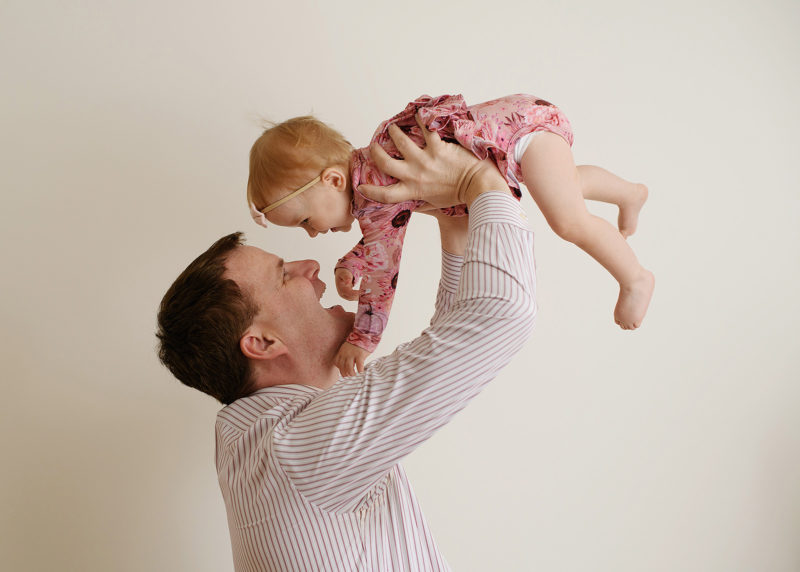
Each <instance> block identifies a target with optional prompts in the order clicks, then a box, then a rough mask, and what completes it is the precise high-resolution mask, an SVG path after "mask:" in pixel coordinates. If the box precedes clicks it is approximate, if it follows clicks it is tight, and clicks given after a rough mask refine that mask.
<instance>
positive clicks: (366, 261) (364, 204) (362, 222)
mask: <svg viewBox="0 0 800 572" xmlns="http://www.w3.org/2000/svg"><path fill="white" fill-rule="evenodd" d="M416 113H419V115H420V118H421V120H422V123H423V124H424V125H425V127H427V128H428V129H429V130H431V131H436V132H438V133H439V136H440V137H441V138H442V139H443V140H445V141H451V142H456V143H459V144H460V145H461V146H462V147H465V148H467V149H469V150H471V151H472V152H473V153H475V155H476V156H477V157H478V158H480V159H486V158H487V157H489V158H491V159H492V160H493V161H494V162H495V163H496V164H497V167H498V169H500V172H501V173H503V175H504V176H505V177H506V180H507V181H508V184H509V186H510V187H511V190H512V192H513V193H514V195H515V196H516V197H517V198H518V199H519V198H521V197H522V193H521V192H520V190H519V186H518V184H517V182H516V181H520V182H522V171H521V168H520V166H519V164H517V162H516V160H515V159H514V146H515V145H516V143H517V141H519V139H520V138H522V137H524V136H525V135H528V134H529V133H533V132H534V131H550V132H552V133H556V134H558V135H561V136H562V137H563V138H564V139H565V140H566V141H567V142H568V143H569V144H570V145H572V128H571V127H570V124H569V121H568V120H567V118H566V116H565V115H564V114H563V113H562V112H561V110H559V109H558V108H557V107H555V106H554V105H553V104H551V103H548V102H547V101H544V100H543V99H539V98H537V97H534V96H532V95H522V94H520V95H509V96H506V97H501V98H499V99H495V100H492V101H487V102H486V103H479V104H477V105H472V106H469V107H468V106H467V104H466V103H465V102H464V98H463V97H461V96H460V95H442V96H439V97H435V98H433V97H430V96H427V95H423V96H420V97H419V98H418V99H416V100H415V101H412V102H411V103H409V104H408V105H407V106H406V108H405V109H404V110H403V111H402V112H400V113H398V114H397V115H395V116H394V117H392V118H391V119H388V120H387V121H384V122H383V123H381V124H380V126H378V129H377V130H376V131H375V134H374V135H373V137H372V141H374V142H377V143H378V144H379V145H380V146H381V147H383V148H384V149H385V150H386V152H387V153H388V154H389V155H390V156H392V157H401V155H400V153H399V152H398V150H397V147H395V145H394V143H393V142H392V140H391V138H390V137H389V134H388V127H389V125H391V124H392V123H395V124H397V126H398V127H400V128H401V129H402V130H403V131H404V132H405V133H406V134H407V135H409V136H410V137H411V139H413V140H414V141H415V142H416V143H417V144H419V145H422V144H423V142H424V139H423V137H422V133H421V132H420V129H419V126H418V125H417V122H416V121H415V119H414V115H415V114H416ZM509 173H511V174H512V175H513V177H510V176H509ZM350 176H351V181H352V185H353V211H352V212H353V216H354V217H355V218H356V219H357V220H358V223H359V226H360V227H361V232H362V235H363V238H362V239H361V240H360V241H359V242H358V244H356V246H355V248H353V250H351V251H350V252H348V253H347V254H346V255H345V256H344V257H343V258H341V259H340V260H339V262H338V263H337V265H336V268H345V269H347V270H349V271H350V272H351V273H352V274H353V277H354V279H355V280H358V279H359V278H360V279H361V286H360V291H359V298H358V310H357V312H356V319H355V324H354V325H353V331H352V332H351V333H350V335H349V336H348V338H347V341H348V342H350V343H351V344H353V345H355V346H358V347H360V348H363V349H365V350H367V351H368V352H373V351H374V350H375V347H376V346H377V345H378V342H379V341H380V339H381V335H382V334H383V330H384V329H385V328H386V324H387V322H388V320H389V310H390V309H391V307H392V300H393V298H394V292H395V289H396V288H397V275H398V269H399V268H400V256H401V254H402V249H403V238H404V237H405V233H406V227H407V225H408V221H409V218H410V217H411V213H412V212H413V211H414V210H416V209H417V208H419V206H420V205H422V204H423V202H422V201H406V202H403V203H398V204H394V205H387V204H383V203H377V202H375V201H372V200H370V199H368V198H367V197H365V196H364V195H362V194H361V193H360V192H359V191H358V188H359V186H360V185H361V184H362V183H366V184H372V185H391V184H392V183H395V182H396V179H394V178H392V177H390V176H388V175H386V174H384V173H382V172H380V171H379V170H378V168H377V167H376V166H375V163H374V162H373V161H372V158H371V157H370V153H369V148H368V147H364V148H361V149H356V150H355V151H354V152H353V156H352V159H351V162H350ZM442 211H443V212H445V213H446V214H448V215H450V216H464V215H465V214H467V208H466V205H459V206H455V207H449V208H446V209H442Z"/></svg>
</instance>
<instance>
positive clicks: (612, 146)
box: [0, 0, 800, 572]
mask: <svg viewBox="0 0 800 572" xmlns="http://www.w3.org/2000/svg"><path fill="white" fill-rule="evenodd" d="M653 4H654V3H650V2H645V3H636V2H622V1H619V0H615V1H613V2H611V3H608V2H605V3H600V4H598V3H596V2H591V1H588V0H586V1H585V2H583V3H575V4H569V3H561V4H560V5H558V6H556V5H555V3H548V4H544V3H540V4H537V3H535V2H528V1H526V2H509V3H490V2H486V3H481V2H469V1H461V2H446V3H442V2H421V1H411V2H391V3H389V2H386V3H384V2H373V1H370V2H366V1H364V2H344V3H334V2H309V1H306V0H298V1H293V2H233V3H222V2H211V1H207V0H200V1H196V2H188V1H184V2H169V1H168V2H162V1H158V2H156V1H153V0H138V1H136V2H133V1H127V2H103V1H99V0H88V1H86V2H78V3H75V2H56V1H54V0H50V1H45V2H27V1H22V0H6V1H5V2H3V3H2V4H0V69H2V70H3V71H2V79H0V82H1V83H2V87H1V88H0V162H1V163H0V165H2V166H1V167H0V184H1V185H2V188H1V192H2V195H1V196H2V203H1V206H0V233H2V241H0V245H2V246H0V248H2V257H1V258H0V260H2V262H1V264H2V266H3V269H2V271H0V284H1V285H2V286H1V288H0V293H1V294H2V295H1V296H0V332H2V340H0V341H1V342H2V343H0V364H2V366H1V367H2V384H3V394H4V398H3V399H2V401H1V402H0V446H1V447H2V449H1V453H0V455H1V459H0V494H1V495H2V497H0V569H3V570H76V571H78V570H79V571H107V570H115V571H129V570H130V571H140V570H193V571H219V570H230V569H231V564H230V561H231V558H230V546H229V540H228V536H227V527H226V523H225V514H224V507H223V505H222V501H221V497H220V494H219V490H218V488H217V484H216V476H215V473H214V467H213V422H214V415H215V412H216V410H217V409H218V407H217V405H216V404H215V403H214V402H213V401H212V400H211V399H210V398H205V397H204V396H202V395H200V394H199V393H195V392H193V391H191V390H189V389H186V388H184V387H183V386H181V385H180V384H179V383H178V382H176V381H175V380H173V379H172V378H171V377H170V375H169V374H168V373H167V372H166V371H165V370H164V369H162V368H161V367H160V366H159V364H158V363H157V361H156V358H155V354H154V346H155V340H154V336H153V330H154V321H155V309H156V305H157V304H158V302H159V300H160V298H161V295H162V294H163V293H164V291H165V290H166V288H167V286H168V285H169V284H170V282H171V281H172V279H173V278H174V277H175V276H176V275H177V273H178V272H179V271H180V270H181V269H182V268H183V266H184V265H185V264H186V263H188V262H189V260H190V259H191V258H193V257H194V256H195V255H196V254H198V253H199V252H200V251H201V250H202V249H204V248H205V247H206V246H207V245H208V244H210V243H211V242H212V241H213V240H214V239H215V238H217V237H218V236H220V235H222V234H224V233H227V232H229V231H232V230H236V229H242V230H245V231H247V232H248V234H249V237H250V242H251V244H255V245H257V246H262V247H265V248H268V249H274V250H275V251H278V252H280V253H281V254H282V255H283V256H285V257H287V258H301V257H302V258H306V257H313V258H317V259H319V260H320V261H321V262H322V264H323V279H325V280H327V281H330V279H331V278H332V265H333V263H334V261H335V260H336V259H337V258H338V257H339V256H340V255H341V254H343V253H344V252H345V251H346V250H347V249H348V248H349V247H350V246H351V244H352V243H354V242H355V241H356V240H357V238H358V237H357V236H356V233H355V232H354V233H351V234H350V235H346V236H337V237H325V238H320V239H317V240H314V241H312V240H310V239H308V238H304V237H303V236H301V231H299V230H295V229H288V230H286V229H284V230H281V229H274V228H273V229H269V230H267V231H265V230H262V229H260V228H258V227H257V226H255V225H254V224H253V223H252V221H251V220H250V219H249V215H248V213H247V210H246V208H245V204H244V187H245V181H246V176H247V173H246V157H247V152H248V149H249V146H250V144H251V142H252V141H253V139H254V138H255V137H256V136H257V134H258V128H257V118H258V117H259V116H262V115H263V116H267V117H269V118H272V119H279V120H280V119H284V118H287V117H289V116H293V115H299V114H305V113H308V112H311V111H313V112H315V113H316V114H318V115H319V116H320V117H321V118H323V119H324V120H326V121H328V122H330V123H332V124H333V125H334V126H336V127H338V128H340V129H341V130H342V131H343V132H344V133H345V134H346V135H347V137H348V138H350V140H351V141H353V142H355V143H357V144H363V143H365V142H366V141H367V140H368V138H369V136H370V134H371V132H372V130H373V129H374V127H375V125H376V124H377V123H378V122H379V121H380V120H382V119H383V118H385V117H387V116H389V115H390V114H392V113H394V112H396V111H398V110H399V109H401V108H402V106H403V105H404V104H405V102H406V101H408V100H409V99H412V98H414V97H415V96H417V95H419V94H421V93H431V94H439V93H447V92H461V93H463V94H464V95H465V97H466V98H467V99H468V101H471V102H478V101H482V100H485V99H489V98H492V97H495V96H499V95H503V94H507V93H515V92H532V93H535V94H537V95H540V96H542V97H545V98H546V99H548V100H551V101H554V102H556V103H558V104H559V105H560V106H561V107H562V108H563V109H564V110H565V111H566V112H567V114H568V115H569V116H570V118H571V120H572V122H573V125H574V128H575V132H576V143H575V146H574V153H575V156H576V159H577V160H578V161H579V162H584V163H596V164H599V165H602V166H605V167H607V168H609V169H612V170H614V171H616V172H618V173H620V174H622V175H625V176H627V177H630V178H632V179H635V180H641V181H645V182H647V183H648V184H649V185H650V189H651V199H650V202H649V204H648V206H647V207H646V209H645V210H644V211H643V216H642V221H641V226H640V230H639V232H638V233H637V234H636V235H635V236H634V237H633V238H631V241H630V242H631V244H632V245H633V246H634V248H635V249H636V251H637V252H638V254H639V256H640V258H641V260H642V261H643V263H644V264H645V265H647V266H648V267H650V268H652V269H653V270H654V271H655V273H656V275H657V278H658V286H657V290H656V294H655V298H654V301H653V304H652V307H651V310H650V313H649V315H648V317H647V320H646V322H645V325H644V327H643V328H642V329H641V331H639V332H636V333H625V332H622V331H620V330H618V329H617V328H616V327H615V326H614V325H613V322H612V308H613V305H614V301H615V299H616V288H615V284H614V283H613V281H612V280H611V279H610V277H609V276H608V275H607V274H606V273H605V272H604V271H602V269H601V268H600V267H599V266H598V265H597V264H595V263H594V262H593V261H591V260H590V259H589V258H588V257H587V256H586V255H584V254H583V253H582V252H580V251H579V250H578V249H577V248H575V247H572V246H570V245H567V244H565V243H563V242H561V241H560V240H558V239H557V238H556V237H555V236H554V234H553V233H552V232H551V231H550V230H549V229H548V228H547V226H546V224H545V222H544V220H543V219H542V217H541V215H540V214H539V213H538V211H537V210H536V208H535V205H534V204H533V202H532V201H531V199H530V197H526V198H525V200H524V204H525V206H526V208H527V210H528V212H529V213H530V214H531V219H532V224H533V227H534V229H535V231H536V233H537V250H536V256H537V262H538V271H539V295H540V313H539V319H538V325H537V328H536V330H535V333H534V335H533V337H532V338H531V340H530V341H529V343H528V344H527V346H526V347H525V350H524V351H523V353H522V354H521V355H520V356H519V357H517V359H516V360H515V361H514V362H513V364H512V365H511V366H510V367H509V368H508V369H507V370H506V371H505V372H504V374H503V375H502V376H501V377H500V378H498V379H497V381H496V382H495V383H493V384H492V385H491V386H490V387H489V388H488V389H487V390H486V391H485V392H484V393H483V394H482V395H481V396H480V397H479V398H478V399H476V401H475V402H474V403H473V404H472V405H471V406H470V407H469V408H468V409H467V410H466V411H465V412H464V413H463V414H461V415H460V416H459V417H458V418H457V419H456V420H455V421H454V422H453V423H452V424H450V425H449V426H448V427H446V428H445V429H444V430H443V431H441V432H440V433H439V434H438V435H437V436H436V437H435V438H433V439H432V440H431V441H430V442H429V443H427V444H425V445H424V446H423V447H422V448H421V449H420V450H419V451H417V452H415V453H414V454H412V455H411V456H410V457H409V458H408V459H407V462H406V463H405V464H406V467H407V469H408V472H409V473H410V474H411V477H412V479H413V482H414V484H415V487H416V491H417V493H418V495H419V497H420V498H421V502H422V504H423V507H424V509H425V511H426V513H427V515H428V518H429V520H430V521H431V525H432V527H433V530H434V532H435V534H436V536H437V538H438V540H439V542H440V544H441V547H442V549H443V550H444V552H445V554H446V555H447V557H448V559H449V560H450V562H451V564H452V565H453V566H454V568H455V569H456V570H534V569H537V570H559V571H564V570H566V571H586V570H599V571H609V572H611V571H613V572H620V571H631V572H634V571H637V572H638V571H641V570H651V571H654V570H663V571H675V570H681V571H698V572H701V571H702V572H709V571H719V572H730V571H735V570H741V571H750V570H769V571H789V570H797V569H799V568H800V552H798V550H797V539H798V538H800V488H799V487H798V483H800V421H798V419H800V417H799V416H798V407H799V406H800V384H798V381H799V380H798V377H799V376H798V372H799V371H800V367H798V366H799V365H800V363H799V358H798V343H797V339H798V338H797V335H798V334H797V327H798V318H800V311H799V310H800V308H798V302H797V297H796V293H797V289H798V285H797V284H798V278H800V276H798V274H799V273H798V262H800V256H799V255H800V240H799V239H800V196H799V195H798V192H799V191H798V189H799V188H800V186H799V185H798V183H799V182H800V181H799V180H798V170H797V168H796V167H792V166H791V165H796V162H797V157H798V156H800V146H798V139H797V133H798V130H799V128H800V118H799V117H798V104H797V102H798V101H800V86H799V85H798V74H797V70H798V69H800V61H798V60H800V49H799V48H800V42H799V41H798V39H797V38H798V36H797V29H798V24H800V18H799V16H800V8H798V5H797V3H795V2H789V1H783V2H776V1H767V2H759V3H756V2H749V3H748V2H686V1H683V2H677V3H676V2H670V3H662V4H663V6H662V7H660V8H653V7H652V6H651V5H653ZM334 5H335V6H336V7H334ZM495 7H497V9H499V10H500V11H497V12H493V10H494V9H495ZM596 212H598V213H600V214H603V215H605V216H608V217H612V218H613V217H614V216H615V213H614V212H612V211H611V210H603V209H596ZM421 218H422V217H415V221H414V223H413V225H412V227H413V228H412V230H411V231H410V237H409V240H408V244H407V247H406V253H405V256H404V261H403V275H404V277H405V279H404V280H403V281H402V283H401V285H400V290H399V294H398V298H397V302H396V310H395V312H394V314H393V319H392V321H391V324H390V328H389V331H388V333H387V335H386V338H385V341H384V342H383V344H382V346H381V347H380V348H379V353H385V352H387V351H389V350H391V348H392V347H393V346H394V345H395V344H397V343H399V342H401V341H404V340H407V339H409V338H411V337H412V336H414V335H416V333H417V332H419V331H420V330H421V329H422V328H423V327H424V325H425V324H426V322H427V318H428V317H429V314H430V310H431V308H432V305H433V296H434V291H435V281H436V276H437V274H438V265H439V259H438V254H431V253H432V252H436V251H437V250H436V247H435V244H436V240H437V238H436V232H435V228H434V226H433V225H432V224H430V223H429V221H428V220H420V219H421ZM329 290H330V291H331V292H332V291H333V289H332V288H331V289H329ZM325 301H326V302H327V303H329V304H332V303H334V301H335V298H334V295H333V294H332V293H329V294H326V299H325ZM475 351H476V352H480V351H481V348H480V347H476V348H475Z"/></svg>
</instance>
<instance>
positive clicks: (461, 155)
mask: <svg viewBox="0 0 800 572" xmlns="http://www.w3.org/2000/svg"><path fill="white" fill-rule="evenodd" d="M417 123H418V124H419V126H420V129H421V130H422V134H423V137H424V138H425V148H424V149H420V148H419V147H417V145H416V144H415V143H414V142H413V141H412V140H411V139H409V138H408V137H407V136H406V134H405V133H403V132H402V131H401V130H400V128H399V127H397V126H396V125H390V126H389V136H390V137H391V138H392V141H394V144H395V145H396V146H397V149H398V151H400V153H401V154H402V155H403V158H404V160H399V159H392V158H391V157H389V155H388V154H387V153H386V151H384V150H383V148H382V147H381V146H380V145H377V144H375V143H373V144H372V145H370V148H369V149H370V153H371V154H372V159H373V160H374V161H375V164H376V165H377V166H378V168H379V169H380V170H381V171H383V172H384V173H386V174H388V175H391V176H392V177H394V178H396V179H398V180H399V182H398V183H395V184H394V185H388V186H386V187H378V186H375V185H361V186H360V187H359V188H358V190H359V192H361V193H362V194H364V195H365V196H367V197H368V198H370V199H373V200H375V201H378V202H382V203H399V202H402V201H407V200H421V201H427V202H428V203H430V204H431V205H433V206H435V207H439V208H442V207H449V206H453V205H460V204H467V205H470V204H471V203H472V201H473V200H474V199H475V198H476V197H477V196H478V195H479V194H480V193H482V192H484V191H490V190H496V191H504V192H507V193H509V194H510V193H511V191H510V190H509V188H508V184H507V183H506V181H505V179H504V178H503V176H502V175H500V172H499V171H498V170H497V167H495V165H494V163H492V162H491V161H489V160H488V159H486V160H483V161H480V160H478V158H477V157H475V155H473V154H472V153H470V152H469V151H467V150H466V149H464V148H463V147H461V146H460V145H456V144H454V143H445V142H444V141H442V140H441V138H440V137H439V135H438V133H436V132H434V131H428V130H427V129H426V128H425V126H424V125H423V124H422V122H421V121H420V119H419V117H417Z"/></svg>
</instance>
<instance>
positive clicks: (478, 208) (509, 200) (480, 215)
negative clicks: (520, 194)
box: [469, 191, 529, 232]
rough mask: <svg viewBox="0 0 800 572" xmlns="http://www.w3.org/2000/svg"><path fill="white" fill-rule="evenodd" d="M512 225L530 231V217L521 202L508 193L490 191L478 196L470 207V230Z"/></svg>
mask: <svg viewBox="0 0 800 572" xmlns="http://www.w3.org/2000/svg"><path fill="white" fill-rule="evenodd" d="M489 223H500V224H512V225H514V226H518V227H520V228H524V229H528V228H529V227H528V215H527V214H525V211H524V210H523V209H522V207H521V206H520V204H519V201H518V200H516V199H515V198H514V197H512V196H511V195H509V194H507V193H502V192H500V191H488V192H485V193H481V194H480V195H478V198H476V199H475V200H474V201H472V204H471V205H470V207H469V228H470V232H471V231H472V229H473V228H475V227H477V226H480V225H482V224H489Z"/></svg>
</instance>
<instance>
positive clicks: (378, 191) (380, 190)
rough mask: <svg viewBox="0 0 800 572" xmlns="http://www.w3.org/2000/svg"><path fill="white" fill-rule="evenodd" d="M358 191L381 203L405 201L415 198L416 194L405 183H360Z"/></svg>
mask: <svg viewBox="0 0 800 572" xmlns="http://www.w3.org/2000/svg"><path fill="white" fill-rule="evenodd" d="M358 192H360V193H361V194H362V195H364V196H365V197H367V198H368V199H372V200H373V201H377V202H379V203H389V204H394V203H402V202H404V201H409V200H414V198H415V197H414V195H413V194H412V193H411V191H410V190H409V189H408V187H407V186H406V185H404V184H403V183H395V184H393V185H386V186H385V187H380V186H378V185H360V186H359V187H358Z"/></svg>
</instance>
